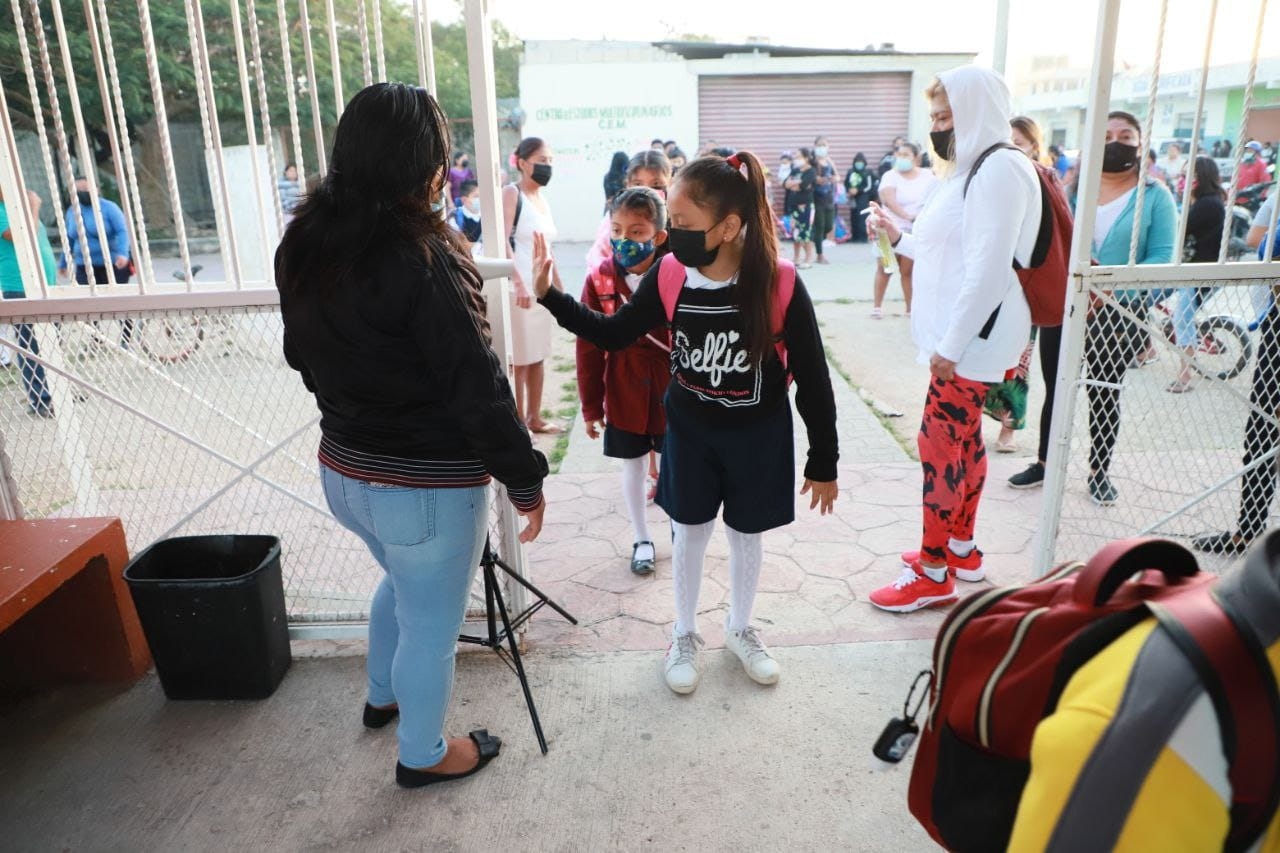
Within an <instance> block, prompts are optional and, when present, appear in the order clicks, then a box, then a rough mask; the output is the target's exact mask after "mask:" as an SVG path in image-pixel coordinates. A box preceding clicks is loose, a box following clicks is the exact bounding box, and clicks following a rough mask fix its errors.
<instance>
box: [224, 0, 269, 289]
mask: <svg viewBox="0 0 1280 853" xmlns="http://www.w3.org/2000/svg"><path fill="white" fill-rule="evenodd" d="M253 17H254V20H253V26H254V28H255V29H256V28H257V16H256V15H255V16H253ZM231 32H232V36H233V39H232V40H233V41H234V43H235V47H236V63H237V64H238V66H239V68H240V75H239V76H240V101H241V104H242V109H243V111H244V132H245V138H246V139H247V140H248V145H249V174H250V176H251V177H252V180H253V197H254V200H255V201H257V204H256V205H255V208H257V209H256V210H255V211H254V213H255V215H256V218H257V220H258V237H259V239H260V240H261V241H262V245H261V247H260V249H261V252H262V269H263V271H264V275H266V277H267V280H268V281H270V278H271V276H270V273H269V272H267V271H269V270H270V269H271V263H272V255H273V252H272V248H271V247H272V243H273V242H274V241H273V239H272V234H271V229H270V227H269V226H268V224H267V214H266V211H264V210H262V199H263V196H264V194H263V192H262V169H261V167H260V166H259V165H258V128H257V124H256V122H255V121H254V119H253V95H251V94H250V82H249V75H248V74H247V73H246V69H247V67H248V62H247V61H246V53H245V48H244V28H243V27H242V26H241V25H240V0H231ZM257 66H258V69H259V72H260V71H261V67H262V57H261V56H260V55H259V57H258V63H257ZM263 94H264V95H265V94H266V90H265V87H264V88H263ZM262 107H263V116H264V118H265V117H266V107H267V104H266V99H265V98H264V99H263V102H262ZM266 147H267V160H268V162H269V163H270V164H271V165H270V170H271V175H272V180H271V187H270V189H269V191H268V192H269V193H270V195H271V197H272V198H275V197H276V193H275V188H276V182H275V156H274V155H273V153H272V151H271V141H270V139H269V138H268V139H267V143H266ZM275 206H276V207H277V208H278V207H279V201H278V199H277V203H276V205H275ZM233 227H234V226H233Z"/></svg>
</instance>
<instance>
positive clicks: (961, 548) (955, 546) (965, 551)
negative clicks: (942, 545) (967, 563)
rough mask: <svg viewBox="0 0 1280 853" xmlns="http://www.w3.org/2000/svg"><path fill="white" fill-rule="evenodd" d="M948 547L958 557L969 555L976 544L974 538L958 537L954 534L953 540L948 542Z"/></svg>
mask: <svg viewBox="0 0 1280 853" xmlns="http://www.w3.org/2000/svg"><path fill="white" fill-rule="evenodd" d="M947 547H948V548H950V549H951V553H952V554H955V555H956V556H957V557H967V556H969V552H970V551H972V550H973V548H974V545H973V540H972V539H956V538H955V537H954V536H953V537H951V541H950V542H948V543H947Z"/></svg>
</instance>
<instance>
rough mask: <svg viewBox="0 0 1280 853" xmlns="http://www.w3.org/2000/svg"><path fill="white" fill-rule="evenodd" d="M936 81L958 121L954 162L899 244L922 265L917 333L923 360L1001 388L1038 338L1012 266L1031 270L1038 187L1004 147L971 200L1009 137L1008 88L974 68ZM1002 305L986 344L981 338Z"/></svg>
mask: <svg viewBox="0 0 1280 853" xmlns="http://www.w3.org/2000/svg"><path fill="white" fill-rule="evenodd" d="M938 76H939V78H940V79H941V80H942V85H943V86H944V87H945V88H946V90H947V98H948V100H949V101H950V102H951V113H952V116H953V118H954V121H955V139H956V162H955V168H954V170H953V172H952V174H951V176H950V177H949V178H947V180H945V181H943V182H942V183H941V184H940V185H939V186H938V189H937V190H936V191H935V192H934V193H933V195H932V196H931V197H930V199H929V201H928V202H927V203H926V204H925V206H924V209H923V210H922V211H921V212H920V215H919V216H918V217H917V218H916V222H915V227H914V229H913V232H912V233H911V234H904V235H903V236H902V241H901V242H900V243H899V244H898V247H897V251H898V252H899V253H901V254H903V255H905V256H907V257H910V258H914V259H915V271H914V282H913V284H914V295H913V297H912V300H911V335H912V337H913V338H914V339H915V342H916V346H918V347H919V348H920V356H919V358H920V361H921V362H922V363H925V364H928V362H929V359H930V357H932V356H933V354H934V353H937V354H938V355H941V356H942V357H943V358H946V359H948V360H950V361H954V362H956V374H957V375H958V376H961V377H963V378H965V379H971V380H974V381H978V382H999V381H1001V380H1003V379H1004V374H1005V371H1006V370H1008V369H1009V368H1011V367H1013V366H1014V365H1015V364H1017V363H1018V357H1019V356H1020V355H1021V354H1022V351H1023V349H1025V348H1026V346H1027V341H1028V339H1029V338H1030V335H1031V311H1030V309H1029V308H1028V307H1027V300H1026V297H1025V296H1023V293H1022V285H1021V284H1019V283H1018V277H1017V276H1016V275H1015V274H1014V272H1013V267H1012V261H1013V259H1014V258H1017V259H1018V261H1019V263H1020V264H1022V265H1023V266H1025V265H1026V264H1027V263H1029V261H1030V258H1031V252H1032V250H1033V249H1034V248H1035V242H1036V234H1037V232H1038V231H1039V228H1040V181H1039V178H1038V177H1037V176H1036V173H1035V168H1034V167H1033V166H1032V165H1031V161H1030V160H1029V159H1027V157H1026V155H1024V154H1022V153H1021V152H1020V151H1015V150H1012V149H1002V150H999V151H996V152H994V153H992V154H991V155H990V156H989V157H987V159H986V161H985V162H984V163H983V164H982V168H981V169H979V170H978V172H977V174H976V175H974V178H973V182H972V183H971V184H970V185H969V192H968V195H967V196H966V195H965V194H964V184H965V179H966V178H967V177H968V175H969V172H970V170H971V169H972V168H973V165H974V163H975V162H977V159H978V157H979V156H980V155H981V154H982V152H983V151H986V150H987V149H988V148H990V147H991V146H992V145H995V144H996V143H998V142H1008V141H1009V138H1010V128H1009V116H1010V112H1009V109H1010V107H1009V88H1008V86H1006V85H1005V82H1004V79H1003V78H1001V77H1000V75H999V74H997V73H995V72H994V71H991V70H990V69H987V68H979V67H977V66H973V65H966V66H963V67H961V68H954V69H952V70H950V71H945V72H943V73H942V74H940V75H938ZM997 306H999V307H1000V313H999V315H998V317H997V319H996V323H995V326H994V327H993V328H992V330H991V333H990V334H989V335H988V336H987V338H986V339H985V340H983V339H981V338H979V337H978V333H979V332H980V331H981V330H982V327H983V325H985V324H986V322H987V320H988V319H989V318H990V317H991V313H992V312H993V311H995V309H996V307H997Z"/></svg>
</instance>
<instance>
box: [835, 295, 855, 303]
mask: <svg viewBox="0 0 1280 853" xmlns="http://www.w3.org/2000/svg"><path fill="white" fill-rule="evenodd" d="M835 303H836V304H837V305H852V304H853V300H852V299H850V298H849V297H847V296H841V297H840V298H839V299H837V300H835Z"/></svg>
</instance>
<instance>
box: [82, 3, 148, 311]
mask: <svg viewBox="0 0 1280 853" xmlns="http://www.w3.org/2000/svg"><path fill="white" fill-rule="evenodd" d="M88 2H89V0H85V3H86V5H87V4H88ZM98 17H99V19H100V20H101V26H102V45H101V50H102V52H103V54H105V56H106V61H107V71H108V76H109V78H110V87H111V97H112V99H113V102H114V105H115V109H114V114H115V118H116V121H117V122H118V124H119V129H118V131H117V132H115V133H113V134H112V137H111V138H112V144H113V145H114V146H115V154H116V158H117V159H116V162H117V164H118V163H119V162H120V159H121V156H122V155H123V160H124V176H125V180H126V182H127V183H128V187H129V196H128V197H129V198H130V199H132V201H133V223H134V227H133V238H134V241H135V242H136V243H137V246H138V255H139V259H140V260H141V261H142V263H141V264H139V265H138V289H139V291H140V292H141V293H146V292H147V291H148V290H149V289H150V288H151V287H152V286H153V285H154V283H155V281H154V272H155V269H154V265H153V262H152V259H151V241H150V239H149V238H148V236H147V220H146V216H145V215H144V214H143V210H142V191H141V189H139V187H138V167H137V164H136V163H135V162H134V159H133V145H132V144H131V143H130V140H129V121H128V117H127V116H126V115H125V111H124V93H123V92H122V91H121V89H120V69H119V67H118V66H117V64H116V48H115V41H114V40H113V39H112V37H111V20H110V18H108V16H107V2H106V0H98ZM102 98H103V101H104V103H105V102H106V98H107V92H106V88H105V87H104V89H103V92H102ZM122 200H123V199H122Z"/></svg>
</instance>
